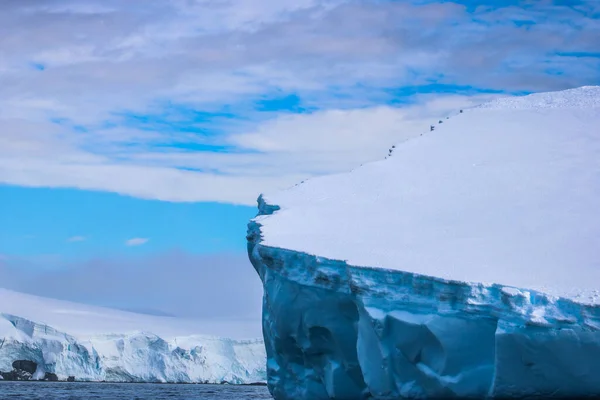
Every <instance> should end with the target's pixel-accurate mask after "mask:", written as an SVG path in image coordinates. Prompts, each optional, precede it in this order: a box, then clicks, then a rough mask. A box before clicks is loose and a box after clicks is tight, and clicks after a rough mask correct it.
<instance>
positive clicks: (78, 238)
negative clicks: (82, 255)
mask: <svg viewBox="0 0 600 400" xmlns="http://www.w3.org/2000/svg"><path fill="white" fill-rule="evenodd" d="M85 240H86V237H85V236H71V237H70V238H68V239H67V242H83V241H85Z"/></svg>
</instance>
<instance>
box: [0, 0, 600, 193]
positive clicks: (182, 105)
mask: <svg viewBox="0 0 600 400" xmlns="http://www.w3.org/2000/svg"><path fill="white" fill-rule="evenodd" d="M0 37H1V38H2V40H0V52H1V53H2V54H3V55H4V56H3V57H2V58H1V59H0V87H2V91H1V92H0V133H1V134H0V182H3V183H9V184H17V185H28V186H51V187H76V188H82V189H90V190H107V191H113V192H117V193H122V194H126V195H131V196H137V197H141V198H152V199H160V200H168V201H220V202H229V203H236V204H253V203H254V201H255V198H256V196H257V195H258V194H259V193H260V192H262V191H269V190H275V189H279V188H284V187H287V186H290V185H292V184H294V183H296V182H297V181H299V180H302V179H304V178H307V177H309V176H312V175H316V174H321V173H330V172H337V171H341V170H345V169H348V168H351V167H354V166H356V165H358V164H360V163H362V162H365V161H369V160H373V159H377V158H381V157H383V156H384V155H385V153H386V151H387V148H388V147H389V146H390V145H391V144H392V143H397V142H399V141H402V140H404V139H406V138H408V137H411V136H415V135H417V134H419V133H421V132H422V131H424V130H426V129H427V127H428V125H429V123H430V122H431V121H432V120H436V119H437V118H438V117H440V116H443V115H444V114H446V113H449V112H453V111H456V109H457V108H459V107H467V106H469V105H471V104H474V103H477V102H481V101H483V100H485V99H487V98H489V97H492V96H497V95H499V94H500V93H509V94H510V93H523V92H529V91H541V90H556V89H564V88H567V87H573V86H580V85H584V84H597V83H598V82H599V81H600V42H599V41H598V40H597V38H598V37H600V3H598V2H597V1H595V0H588V1H583V0H580V1H576V2H559V1H550V0H541V1H536V2H525V1H524V2H519V1H506V2H499V1H481V2H477V6H473V2H471V1H458V0H457V1H454V2H451V1H444V2H441V1H440V2H435V1H422V0H419V1H413V2H409V1H406V2H394V1H377V2H375V1H360V0H359V1H343V0H326V1H315V0H295V1H286V0H278V1H275V0H259V1H256V0H238V1H228V0H225V1H215V0H197V1H192V0H169V1H167V0H157V1H153V2H147V1H141V0H131V1H127V2H123V1H116V0H103V1H85V2H84V1H75V0H54V1H46V0H43V1H42V0H30V1H27V2H23V1H18V0H8V1H3V2H2V4H1V5H0ZM432 93H435V95H433V94H432ZM399 99H400V100H399Z"/></svg>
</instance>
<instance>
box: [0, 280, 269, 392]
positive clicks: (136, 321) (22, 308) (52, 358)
mask: <svg viewBox="0 0 600 400" xmlns="http://www.w3.org/2000/svg"><path fill="white" fill-rule="evenodd" d="M211 325H212V324H211ZM206 328H207V327H206V326H205V325H204V324H198V323H197V322H194V321H186V320H182V319H178V318H171V317H155V316H150V315H142V314H135V313H131V312H125V311H119V310H113V309H109V308H103V307H94V306H89V305H83V304H77V303H71V302H66V301H59V300H54V299H47V298H41V297H37V296H31V295H26V294H22V293H18V292H13V291H9V290H5V289H0V377H2V378H0V379H4V380H6V379H11V380H13V379H14V380H21V379H26V380H29V379H35V380H78V381H108V382H172V383H224V382H227V383H232V384H249V383H260V382H264V381H265V380H266V371H265V360H266V354H265V348H264V343H263V341H262V340H261V339H229V338H223V337H217V336H211V335H198V334H195V333H194V332H202V331H203V330H202V329H206Z"/></svg>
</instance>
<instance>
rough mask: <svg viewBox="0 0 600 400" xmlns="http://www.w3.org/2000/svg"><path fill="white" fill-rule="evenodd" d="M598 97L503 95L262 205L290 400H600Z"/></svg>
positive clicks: (254, 236)
mask: <svg viewBox="0 0 600 400" xmlns="http://www.w3.org/2000/svg"><path fill="white" fill-rule="evenodd" d="M598 126H600V88H598V87H583V88H578V89H572V90H568V91H563V92H554V93H543V94H535V95H530V96H526V97H520V98H508V99H500V100H497V101H495V102H492V103H489V104H486V105H483V106H480V107H477V108H474V109H471V110H465V112H464V113H462V112H461V113H460V115H456V116H454V117H451V118H450V119H449V120H448V121H446V122H445V123H444V125H443V126H440V127H438V128H437V129H436V130H435V131H431V132H427V133H425V134H424V135H422V136H417V137H415V138H414V139H411V140H409V141H407V142H405V143H401V144H398V146H397V148H396V149H395V151H394V154H393V156H392V157H389V158H388V159H386V160H382V161H379V162H375V163H371V164H367V165H365V166H363V167H361V168H357V169H356V170H354V171H352V172H350V173H347V174H339V175H335V176H327V177H321V178H316V179H311V180H309V181H307V182H305V183H303V184H301V185H298V186H296V187H294V188H292V189H290V190H287V191H284V192H281V193H278V194H275V195H273V196H261V197H260V198H259V200H258V208H259V212H258V216H257V217H256V218H255V219H253V220H252V221H251V222H250V223H249V226H248V235H247V240H248V253H249V257H250V260H251V262H252V264H253V266H254V268H255V269H256V271H257V272H258V274H259V276H260V279H261V280H262V282H263V284H264V297H263V334H264V339H265V345H266V352H267V375H268V385H269V389H270V391H271V393H272V394H273V396H274V397H275V398H276V399H278V400H283V399H330V398H334V399H361V398H365V399H366V398H374V399H393V398H439V397H473V398H483V397H491V398H507V397H508V398H511V397H515V398H517V397H523V396H540V397H564V396H584V395H596V396H598V395H600V372H599V371H600V305H599V303H598V293H599V292H598V290H597V289H600V214H599V213H598V204H600V129H598Z"/></svg>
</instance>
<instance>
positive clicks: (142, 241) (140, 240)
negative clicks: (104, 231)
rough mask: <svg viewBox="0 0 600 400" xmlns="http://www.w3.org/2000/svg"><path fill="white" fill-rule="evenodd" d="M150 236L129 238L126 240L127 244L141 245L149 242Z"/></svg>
mask: <svg viewBox="0 0 600 400" xmlns="http://www.w3.org/2000/svg"><path fill="white" fill-rule="evenodd" d="M148 240H150V239H148V238H131V239H129V240H126V241H125V244H126V245H127V246H141V245H143V244H146V243H147V242H148Z"/></svg>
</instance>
